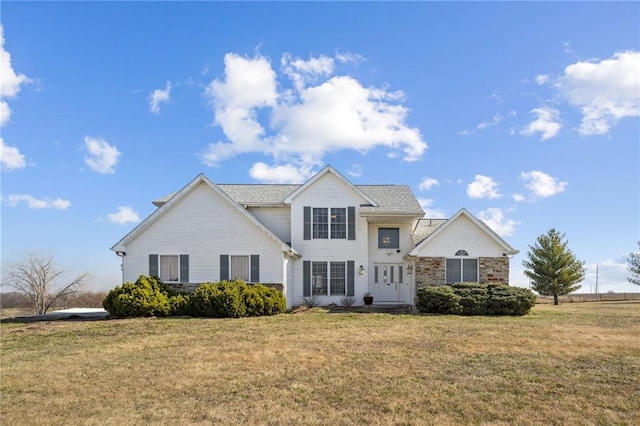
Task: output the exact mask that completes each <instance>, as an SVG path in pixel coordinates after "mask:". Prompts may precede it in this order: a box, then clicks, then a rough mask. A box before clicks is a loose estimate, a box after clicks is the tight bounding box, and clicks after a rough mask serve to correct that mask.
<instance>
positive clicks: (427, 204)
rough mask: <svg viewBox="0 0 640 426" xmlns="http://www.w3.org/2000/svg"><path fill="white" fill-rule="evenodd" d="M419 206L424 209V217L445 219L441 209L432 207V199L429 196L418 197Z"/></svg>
mask: <svg viewBox="0 0 640 426" xmlns="http://www.w3.org/2000/svg"><path fill="white" fill-rule="evenodd" d="M418 202H419V203H420V207H422V210H424V217H425V218H427V219H445V218H446V216H445V214H444V211H443V210H439V209H432V208H431V205H432V204H433V200H432V199H431V198H418Z"/></svg>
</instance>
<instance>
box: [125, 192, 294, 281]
mask: <svg viewBox="0 0 640 426" xmlns="http://www.w3.org/2000/svg"><path fill="white" fill-rule="evenodd" d="M125 251H126V256H125V258H124V280H125V281H135V280H136V279H137V278H138V276H140V275H148V274H149V254H159V255H163V254H164V255H176V254H188V255H189V282H190V283H202V282H208V281H218V280H219V279H220V255H221V254H229V255H252V254H253V255H255V254H257V255H260V281H261V282H264V283H283V284H284V283H285V276H284V268H283V263H284V254H283V252H282V248H281V246H280V245H279V244H278V243H277V242H276V241H275V240H273V239H272V238H270V237H269V236H268V235H267V234H266V233H265V232H264V231H263V230H261V229H260V228H259V227H257V226H256V224H254V223H253V222H251V220H249V219H248V218H247V217H245V216H244V215H243V214H242V213H240V212H239V211H238V210H237V209H236V208H235V207H234V206H232V205H231V204H229V202H228V201H227V200H226V199H224V198H223V197H222V196H221V195H220V194H218V193H217V192H216V191H215V190H214V189H213V188H211V187H210V186H209V185H208V184H206V183H204V182H201V183H200V184H199V185H197V186H196V187H195V188H194V189H193V190H192V191H191V192H189V193H188V194H187V195H185V196H184V198H182V199H181V200H179V202H177V203H176V204H174V205H173V206H172V207H171V208H170V209H169V210H168V211H166V212H165V213H164V214H163V215H162V216H161V217H159V218H158V219H157V220H156V221H155V222H153V223H151V224H150V225H149V226H148V227H147V228H146V229H145V230H144V231H142V232H141V233H140V234H139V235H138V236H137V237H135V238H134V239H133V240H132V241H130V242H129V243H128V244H127V246H126V250H125Z"/></svg>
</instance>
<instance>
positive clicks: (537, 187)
mask: <svg viewBox="0 0 640 426" xmlns="http://www.w3.org/2000/svg"><path fill="white" fill-rule="evenodd" d="M520 179H521V180H523V181H525V187H526V188H527V189H528V190H529V191H531V194H532V195H533V196H534V197H536V198H546V197H551V196H553V195H556V194H559V193H560V192H562V191H564V189H565V187H566V186H567V182H560V181H559V180H558V179H556V178H554V177H552V176H549V175H548V174H546V173H544V172H541V171H538V170H532V171H529V172H522V173H520ZM514 198H515V196H514ZM516 201H518V200H516Z"/></svg>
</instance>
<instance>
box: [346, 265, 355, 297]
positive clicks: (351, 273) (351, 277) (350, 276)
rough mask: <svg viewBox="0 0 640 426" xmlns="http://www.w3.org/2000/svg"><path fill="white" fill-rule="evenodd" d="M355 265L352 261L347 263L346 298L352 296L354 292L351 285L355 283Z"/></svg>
mask: <svg viewBox="0 0 640 426" xmlns="http://www.w3.org/2000/svg"><path fill="white" fill-rule="evenodd" d="M355 279H356V276H355V263H354V262H353V260H348V261H347V296H353V295H354V290H353V285H354V282H355Z"/></svg>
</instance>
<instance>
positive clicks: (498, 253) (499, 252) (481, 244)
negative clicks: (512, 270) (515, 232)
mask: <svg viewBox="0 0 640 426" xmlns="http://www.w3.org/2000/svg"><path fill="white" fill-rule="evenodd" d="M460 249H464V250H465V251H466V252H467V253H468V254H469V256H472V257H475V258H480V257H502V256H503V253H504V247H502V246H500V244H498V243H497V242H496V241H495V240H494V239H493V238H491V237H490V236H489V235H487V233H486V232H485V231H484V230H482V229H480V228H478V226H477V225H476V224H475V223H473V222H472V221H471V220H470V219H469V218H467V217H466V216H464V215H461V216H458V217H457V218H456V219H455V220H454V221H453V222H452V223H450V224H449V225H448V226H447V228H446V229H444V230H443V231H442V232H440V233H438V234H437V235H435V236H433V237H432V238H431V239H430V240H429V243H428V244H426V245H424V246H423V247H421V248H420V250H418V252H417V253H414V254H415V255H416V256H421V257H451V256H452V255H453V254H454V253H456V252H457V251H458V250H460Z"/></svg>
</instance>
